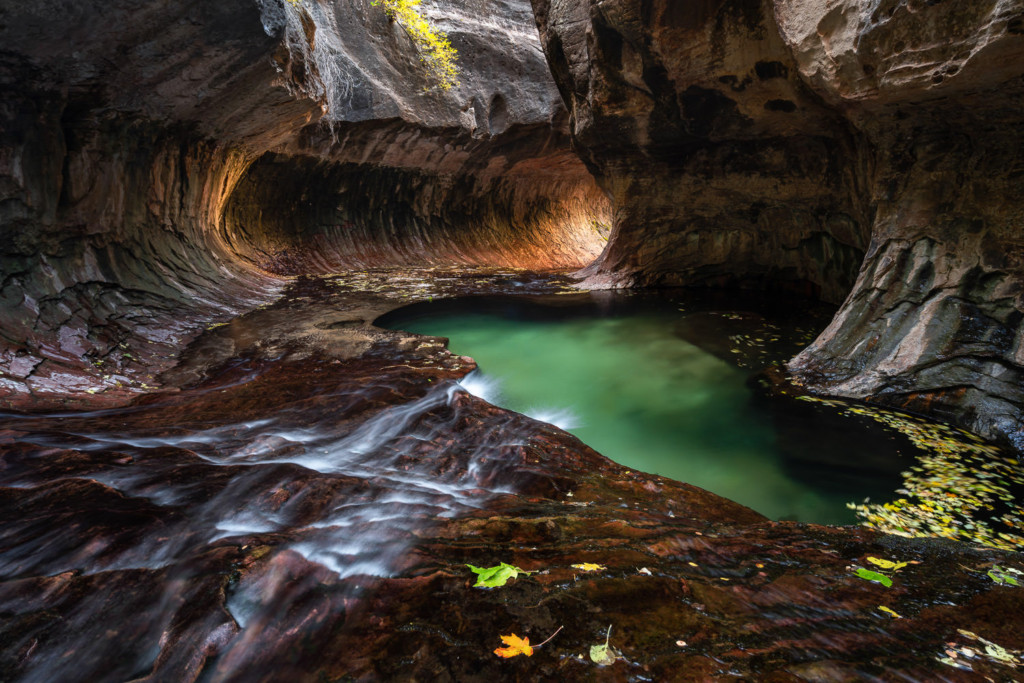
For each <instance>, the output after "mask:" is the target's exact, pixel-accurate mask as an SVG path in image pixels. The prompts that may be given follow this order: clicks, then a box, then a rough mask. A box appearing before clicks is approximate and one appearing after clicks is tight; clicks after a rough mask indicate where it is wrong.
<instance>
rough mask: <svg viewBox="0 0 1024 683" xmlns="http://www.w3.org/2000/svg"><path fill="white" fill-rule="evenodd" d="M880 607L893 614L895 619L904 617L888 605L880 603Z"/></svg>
mask: <svg viewBox="0 0 1024 683" xmlns="http://www.w3.org/2000/svg"><path fill="white" fill-rule="evenodd" d="M878 609H880V610H882V611H883V612H885V613H886V614H891V615H892V616H893V618H895V619H902V618H903V617H902V616H901V615H899V614H897V613H896V612H895V611H894V610H892V609H890V608H888V607H886V606H885V605H879V606H878Z"/></svg>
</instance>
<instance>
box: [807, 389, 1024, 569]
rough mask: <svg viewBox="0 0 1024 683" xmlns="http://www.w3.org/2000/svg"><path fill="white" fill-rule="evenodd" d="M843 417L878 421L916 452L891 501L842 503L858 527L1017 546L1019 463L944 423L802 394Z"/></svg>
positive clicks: (1021, 533)
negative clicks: (899, 495)
mask: <svg viewBox="0 0 1024 683" xmlns="http://www.w3.org/2000/svg"><path fill="white" fill-rule="evenodd" d="M799 398H800V400H804V401H811V402H815V403H821V404H824V405H826V406H830V407H833V408H837V409H840V410H841V411H842V413H841V414H843V415H847V416H863V417H869V418H871V419H873V420H876V421H878V422H881V423H882V424H884V425H886V426H887V427H890V428H892V429H894V430H896V431H898V432H900V433H901V434H903V435H904V436H906V437H907V438H908V439H909V440H910V441H911V442H912V443H913V444H914V445H915V446H916V447H917V448H919V449H920V450H921V451H923V454H920V455H918V457H917V462H916V464H915V466H914V467H911V468H910V469H909V470H908V471H906V472H904V473H903V481H904V484H903V488H901V489H898V490H897V491H896V492H897V493H900V494H903V496H902V497H901V498H898V499H896V500H894V501H892V502H887V503H870V502H865V503H863V504H859V505H858V504H854V503H849V504H848V507H849V508H850V509H852V510H854V511H855V512H856V514H857V516H858V517H860V518H861V520H863V521H862V524H863V525H864V526H867V527H870V528H872V529H878V530H879V531H884V532H886V533H890V534H896V535H899V536H908V537H920V536H931V537H941V538H950V539H956V540H960V541H966V542H970V543H977V544H980V545H985V546H989V547H991V548H998V549H1000V550H1021V549H1024V518H1022V516H1021V510H1020V508H1019V507H1018V502H1017V500H1016V496H1015V495H1014V494H1015V493H1016V492H1019V491H1021V490H1022V487H1024V471H1022V469H1021V467H1020V465H1019V463H1018V462H1017V461H1016V460H1015V459H1013V458H1010V457H1007V454H1006V453H1005V452H1004V451H1003V450H1001V449H1000V448H998V447H997V446H993V445H992V444H988V443H986V442H985V441H983V440H982V439H980V438H978V437H977V436H975V435H973V434H971V433H969V432H966V431H964V430H961V429H957V428H955V427H950V426H949V425H944V424H939V423H935V422H929V421H927V420H923V419H920V418H916V417H913V416H910V415H906V414H902V413H897V412H894V411H890V410H884V409H880V408H874V407H869V406H861V405H854V404H850V403H846V402H844V401H837V400H833V399H822V398H817V397H813V396H801V397H799Z"/></svg>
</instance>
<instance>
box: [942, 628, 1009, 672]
mask: <svg viewBox="0 0 1024 683" xmlns="http://www.w3.org/2000/svg"><path fill="white" fill-rule="evenodd" d="M957 633H959V634H960V635H961V636H963V637H964V638H967V639H970V640H971V641H973V644H971V645H964V644H962V643H946V648H945V650H944V651H943V653H942V654H941V655H939V656H938V657H936V659H937V660H939V661H940V662H942V663H943V664H945V665H947V666H952V667H954V668H956V669H962V670H964V671H973V670H974V667H973V666H971V661H972V660H975V661H988V662H992V663H995V664H1002V665H1003V666H1008V667H1010V668H1011V669H1016V668H1017V667H1018V666H1019V665H1020V663H1021V662H1024V657H1022V656H1021V652H1020V651H1019V650H1007V649H1006V648H1004V647H1003V646H1001V645H997V644H996V643H993V642H992V641H991V640H985V639H984V638H982V637H981V636H979V635H978V634H976V633H972V632H971V631H964V630H963V629H957Z"/></svg>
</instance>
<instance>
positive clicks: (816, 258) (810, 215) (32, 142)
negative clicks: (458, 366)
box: [0, 0, 1024, 448]
mask: <svg viewBox="0 0 1024 683" xmlns="http://www.w3.org/2000/svg"><path fill="white" fill-rule="evenodd" d="M431 12H432V19H433V20H434V21H435V22H436V23H437V24H438V25H439V26H440V27H441V28H443V29H445V30H446V31H447V32H448V34H449V36H450V37H451V40H452V44H453V45H454V46H455V47H456V49H457V50H458V51H459V53H460V55H461V58H462V62H461V67H462V73H461V77H460V78H461V81H462V82H461V85H459V86H458V87H457V88H455V89H453V90H451V91H444V90H442V89H439V88H430V87H429V80H427V79H428V77H427V76H426V75H425V72H424V70H423V67H422V65H421V64H420V62H419V58H418V56H417V53H416V50H415V49H414V47H413V45H412V43H411V42H410V39H409V37H408V35H407V34H406V33H405V32H404V30H403V29H402V27H401V26H400V25H399V24H397V23H396V22H394V21H392V20H389V18H388V17H387V15H386V14H385V13H384V12H383V11H381V9H380V8H379V7H375V6H373V5H371V3H370V2H369V1H368V0H339V1H338V2H334V3H330V4H327V3H319V2H304V3H299V4H297V5H292V4H291V3H287V2H279V1H278V0H256V1H255V2H250V1H248V0H226V1H225V2H219V3H216V4H212V5H210V4H208V5H203V4H199V3H187V2H172V3H166V4H162V5H159V6H156V7H149V8H147V9H146V10H145V11H141V10H139V9H138V7H137V6H136V5H134V4H133V3H129V2H123V1H119V0H115V1H114V2H105V3H99V2H89V3H75V4H68V5H67V7H63V6H61V8H58V7H56V6H51V5H45V6H44V5H32V4H27V5H19V6H17V7H14V8H11V9H10V10H9V11H8V12H7V15H6V17H5V20H4V22H3V24H2V26H0V39H2V41H3V45H4V46H5V47H4V51H3V53H2V61H0V88H2V90H3V93H4V98H3V102H2V105H0V106H2V112H0V114H2V121H3V126H2V130H0V135H2V137H3V139H2V145H3V150H4V152H3V156H2V157H0V181H2V182H0V191H2V193H3V194H2V204H0V206H2V211H3V214H2V215H3V220H4V225H5V230H6V232H7V234H8V235H9V236H10V237H9V239H8V240H7V241H6V242H5V245H4V247H3V248H2V250H0V258H2V266H3V273H4V279H3V282H2V290H0V294H2V297H3V304H4V305H3V310H2V313H0V315H2V322H3V327H2V329H3V349H2V350H0V372H2V373H3V375H2V377H0V393H2V395H3V396H2V401H3V402H4V404H5V405H9V406H20V407H28V406H42V405H53V404H60V403H66V402H68V401H71V402H72V403H74V402H76V401H77V402H81V403H87V404H98V403H119V402H123V401H125V400H129V399H130V398H131V397H132V396H134V395H137V394H138V393H141V392H145V391H148V390H150V389H151V388H152V387H153V386H154V385H155V384H157V383H158V379H157V378H158V376H159V373H160V372H161V371H163V370H165V369H167V368H169V367H170V366H172V365H173V364H174V363H175V359H176V357H177V353H178V352H179V351H180V350H181V349H182V348H183V347H184V346H185V345H186V344H187V343H188V341H189V340H190V339H192V338H193V337H194V336H195V335H196V334H197V333H198V332H199V331H200V330H201V329H202V327H203V326H204V325H206V324H208V323H210V322H215V321H218V320H223V319H226V318H227V317H229V316H231V315H233V314H235V313H237V312H238V311H240V310H245V309H247V308H250V307H252V306H254V305H256V304H257V303H259V302H261V301H265V300H267V299H269V298H270V297H271V296H273V293H274V292H276V291H277V290H278V288H279V286H280V284H281V282H282V280H281V276H282V275H299V274H304V273H323V272H330V271H333V270H341V269H346V268H366V267H373V266H393V265H441V264H466V265H503V266H519V267H529V268H577V267H581V266H585V265H586V264H587V263H588V262H590V261H591V260H592V259H593V258H594V257H597V256H598V255H599V254H600V256H599V257H598V258H597V260H596V261H595V262H594V263H593V264H592V265H591V266H589V267H588V268H587V269H586V270H585V271H583V274H584V276H586V277H587V280H586V281H587V282H588V283H590V284H591V285H592V286H629V285H639V286H645V285H702V286H721V285H725V286H735V285H739V286H747V287H750V286H753V287H759V288H773V287H778V288H787V289H795V290H798V291H804V292H808V293H812V294H814V295H816V296H818V297H820V298H822V299H824V300H826V301H831V302H834V303H840V302H843V301H844V300H845V303H844V304H843V307H842V309H841V310H840V313H839V315H838V316H837V318H836V320H835V321H834V323H833V324H832V325H831V326H830V327H829V329H828V330H826V331H825V332H824V333H823V334H822V336H821V337H820V338H819V339H818V340H817V341H816V342H815V343H814V344H812V345H811V346H810V347H809V348H808V349H807V350H805V351H804V352H803V353H802V354H800V355H799V356H798V357H797V358H796V359H795V360H794V361H793V362H792V363H791V364H790V369H791V371H792V372H793V374H794V377H795V378H796V379H797V381H800V382H803V383H804V384H805V385H806V386H807V387H808V388H810V389H812V390H814V391H819V392H823V393H832V394H839V395H847V396H854V397H858V398H870V399H873V400H880V401H884V402H887V403H889V404H893V405H899V406H904V407H910V408H913V409H917V410H921V411H924V412H929V413H931V414H936V415H941V416H944V417H947V418H949V419H952V420H954V421H957V422H959V423H960V424H963V425H965V426H969V427H971V428H973V429H975V430H977V431H979V432H981V433H982V434H984V435H986V436H990V437H999V438H1003V439H1008V440H1009V441H1011V442H1013V443H1014V444H1015V445H1016V446H1017V447H1018V448H1020V447H1021V445H1022V444H1021V434H1022V432H1021V423H1020V415H1021V411H1022V409H1024V394H1022V392H1021V389H1020V386H1021V379H1022V377H1021V368H1022V364H1024V358H1022V357H1021V353H1022V352H1021V334H1020V330H1021V319H1022V316H1021V310H1022V308H1024V305H1022V302H1021V298H1020V297H1021V277H1022V273H1021V264H1020V258H1019V253H1018V252H1019V248H1018V247H1019V245H1018V242H1019V238H1018V237H1017V233H1018V232H1019V229H1020V226H1021V224H1022V213H1021V211H1022V209H1021V206H1022V205H1024V190H1022V185H1021V182H1020V178H1021V165H1022V163H1024V154H1022V152H1021V149H1022V145H1024V141H1022V135H1021V133H1020V131H1021V129H1022V126H1021V124H1022V118H1024V114H1022V113H1021V112H1022V107H1021V106H1020V103H1021V101H1022V98H1024V94H1022V93H1024V83H1022V73H1024V66H1022V64H1024V60H1022V56H1024V35H1022V29H1021V20H1022V16H1024V7H1022V4H1021V2H1019V1H1017V0H1006V1H999V2H997V1H996V0H988V1H986V2H980V3H973V4H971V5H970V6H969V7H966V6H964V5H963V4H962V3H950V2H942V3H925V2H917V0H886V2H881V3H874V4H871V5H870V6H868V5H866V4H864V3H854V2H852V0H851V1H849V2H839V3H832V4H830V5H828V6H820V4H819V3H810V2H803V1H798V0H706V1H704V0H702V1H701V2H695V3H675V2H668V0H650V1H644V2H641V1H640V0H612V1H604V2H596V1H587V2H579V3H565V2H554V3H553V2H550V1H549V0H534V2H533V7H532V8H531V7H529V6H528V5H527V4H526V3H525V2H498V1H497V0H494V1H493V2H487V3H484V4H482V5H474V6H473V7H469V6H465V5H463V4H459V3H454V2H449V1H448V0H445V1H443V2H438V3H436V4H435V5H433V6H432V9H431ZM538 26H539V29H540V42H539V43H538V41H537V33H536V28H537V27H538ZM57 35H60V36H64V37H65V38H66V39H65V40H63V41H62V42H60V43H59V44H55V42H54V40H53V36H57ZM540 45H542V46H543V49H544V53H546V60H545V54H544V53H542V52H541V49H540ZM552 75H553V80H552ZM425 84H427V85H428V87H427V88H425V87H424V85H425ZM563 103H564V104H563ZM566 108H567V110H568V111H567V110H566ZM595 179H596V183H595ZM609 226H610V229H611V234H610V236H609V235H608V234H607V231H608V229H609ZM606 237H607V238H608V241H607V244H605V239H606Z"/></svg>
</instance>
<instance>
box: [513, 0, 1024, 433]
mask: <svg viewBox="0 0 1024 683" xmlns="http://www.w3.org/2000/svg"><path fill="white" fill-rule="evenodd" d="M533 4H534V10H535V14H536V16H537V21H538V26H539V27H540V30H541V41H542V43H543V44H544V47H545V51H546V54H547V56H548V60H549V62H550V64H551V66H552V73H553V74H554V76H555V80H556V81H557V82H558V84H559V87H560V88H561V90H562V94H563V97H564V98H565V99H566V102H567V104H568V106H569V109H570V129H571V132H572V135H573V138H574V141H575V143H576V145H577V148H578V149H579V151H580V153H581V155H582V156H583V158H584V159H585V160H586V161H587V163H588V165H589V167H590V168H591V169H592V170H593V171H594V173H595V176H596V177H597V179H598V181H599V183H600V184H601V186H602V187H603V188H605V190H606V191H607V192H609V194H610V196H611V197H612V201H613V206H614V215H615V221H614V226H613V232H612V235H611V239H610V242H609V246H608V248H607V249H606V250H605V252H604V254H603V255H602V258H601V259H600V260H599V261H598V262H597V263H596V264H595V265H594V267H593V268H592V269H590V271H588V274H589V275H590V281H591V282H592V283H594V284H603V285H608V284H622V283H627V284H628V283H639V284H658V283H676V284H721V283H723V282H731V283H739V284H746V285H747V286H750V285H753V286H757V287H764V286H776V287H778V286H784V287H799V286H801V285H800V284H799V283H804V284H805V285H807V286H809V289H810V290H811V291H815V292H817V293H818V295H819V296H821V297H822V298H824V299H825V300H830V301H834V302H837V303H838V302H840V301H843V300H844V298H845V304H844V306H843V308H842V309H841V310H840V312H839V313H838V315H837V317H836V319H835V321H834V323H833V325H832V326H830V327H829V328H828V330H826V332H825V333H824V334H823V335H822V336H821V337H820V338H819V339H818V340H817V341H816V342H815V343H814V344H812V345H811V346H810V347H809V348H808V349H807V350H806V351H804V352H803V353H802V354H800V355H799V356H798V357H797V358H796V359H795V360H794V362H793V363H792V364H791V366H790V367H791V369H792V371H793V372H794V374H795V375H796V376H797V378H798V379H799V381H801V382H803V383H804V384H805V385H806V386H808V387H811V388H813V389H814V390H816V391H818V392H821V393H826V394H832V395H841V396H851V397H856V398H861V399H868V398H870V399H871V400H875V401H879V402H881V403H884V404H887V405H890V406H898V407H902V408H909V409H913V410H918V411H922V412H927V413H929V414H932V415H936V416H941V417H944V418H947V419H953V420H956V421H957V422H959V423H960V424H961V425H964V426H966V427H968V428H970V429H972V430H974V431H978V432H980V433H982V434H984V435H986V436H988V437H992V438H999V439H1001V440H1003V441H1004V442H1009V443H1012V444H1013V445H1014V446H1015V447H1016V448H1018V450H1019V449H1020V447H1021V422H1020V414H1021V409H1022V407H1024V402H1022V400H1024V397H1022V395H1021V393H1020V386H1021V382H1020V380H1021V376H1020V373H1021V358H1020V337H1021V334H1020V331H1021V327H1020V325H1021V311H1022V310H1024V304H1022V300H1021V289H1022V281H1024V278H1022V276H1024V273H1022V272H1021V267H1020V266H1021V263H1020V254H1019V251H1020V249H1019V235H1018V233H1019V226H1020V224H1021V208H1020V207H1021V206H1022V205H1024V196H1022V195H1021V183H1020V177H1021V168H1022V163H1024V161H1022V160H1024V152H1022V150H1024V139H1022V138H1021V136H1020V131H1021V129H1022V125H1021V124H1022V119H1021V111H1022V110H1024V108H1022V106H1021V103H1022V102H1024V89H1022V85H1021V83H1022V81H1021V77H1022V75H1024V71H1022V66H1021V65H1022V64H1024V60H1022V58H1021V56H1022V54H1024V52H1022V51H1024V37H1022V34H1021V30H1020V24H1021V17H1024V6H1022V4H1021V3H1020V2H983V3H972V4H970V5H969V6H968V5H965V4H964V3H950V2H897V1H895V0H894V1H892V2H881V3H857V2H835V3H824V4H823V3H818V2H803V1H801V0H773V1H768V0H765V1H747V0H721V1H716V2H704V3H696V4H692V6H687V7H686V8H683V6H682V5H679V3H672V2H643V3H641V2H636V1H635V0H616V1H615V2H584V3H567V2H551V1H549V0H535V1H534V3H533Z"/></svg>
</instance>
